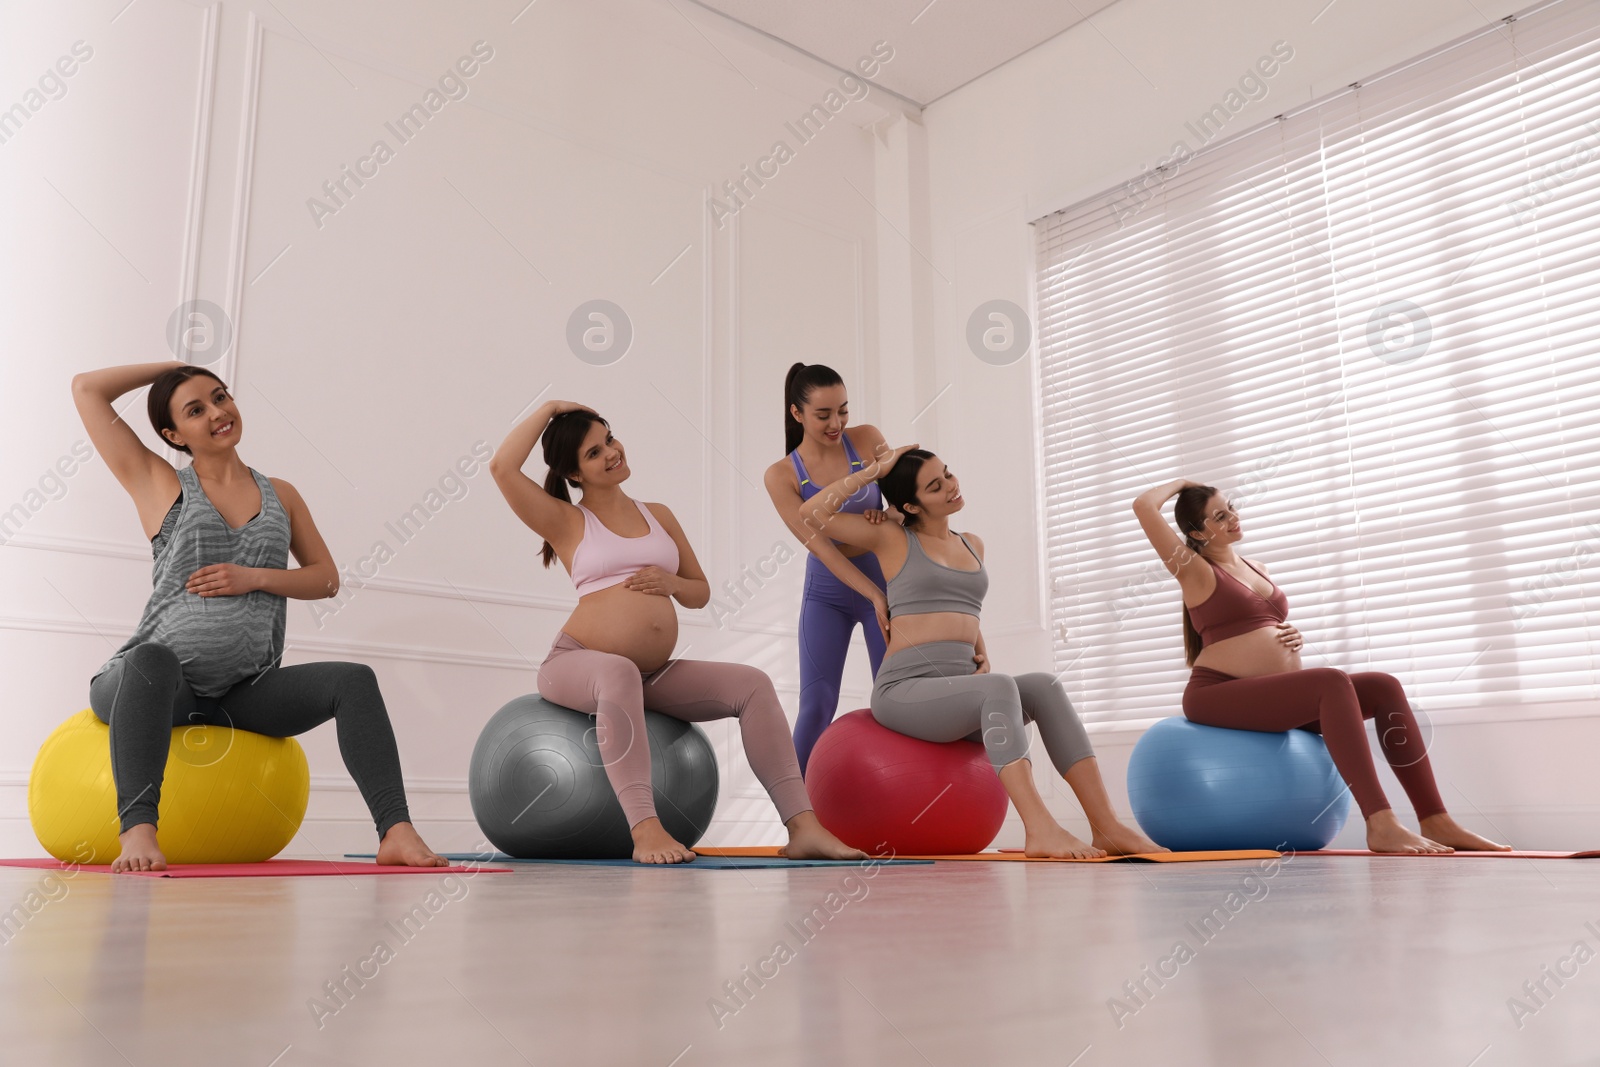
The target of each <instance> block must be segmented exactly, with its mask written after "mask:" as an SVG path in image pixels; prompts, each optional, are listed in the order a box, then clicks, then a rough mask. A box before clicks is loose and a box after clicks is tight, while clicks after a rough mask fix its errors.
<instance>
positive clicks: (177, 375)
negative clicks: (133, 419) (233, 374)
mask: <svg viewBox="0 0 1600 1067" xmlns="http://www.w3.org/2000/svg"><path fill="white" fill-rule="evenodd" d="M202 374H203V375H205V376H206V377H207V378H210V379H211V380H212V381H214V382H216V383H217V384H218V385H220V386H222V388H223V389H227V388H228V384H227V383H226V382H224V381H223V380H222V379H221V378H218V377H217V376H216V375H215V374H212V373H211V372H210V371H208V370H206V369H205V368H204V367H173V368H172V369H171V370H169V371H162V372H161V374H160V376H158V377H157V378H156V380H155V381H153V382H151V383H150V395H149V396H148V397H147V398H145V404H146V406H147V408H148V409H149V412H150V425H151V426H154V427H155V428H156V436H157V437H159V438H161V441H162V443H163V444H168V445H172V447H173V448H176V449H177V450H178V451H179V452H189V446H188V445H180V444H176V443H174V442H173V441H172V440H171V439H169V438H168V437H167V435H166V434H164V433H162V432H161V431H163V430H171V431H172V432H173V433H177V432H178V424H177V423H176V422H174V421H173V420H172V394H173V393H176V392H177V391H178V386H180V385H182V384H183V383H184V382H186V381H188V380H189V379H190V378H197V377H199V376H200V375H202ZM189 454H190V455H193V454H194V453H192V452H189Z"/></svg>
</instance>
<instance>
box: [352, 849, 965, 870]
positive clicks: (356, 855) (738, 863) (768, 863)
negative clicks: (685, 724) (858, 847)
mask: <svg viewBox="0 0 1600 1067" xmlns="http://www.w3.org/2000/svg"><path fill="white" fill-rule="evenodd" d="M373 855H374V854H373V853H371V852H347V853H345V858H346V859H372V858H373ZM439 855H441V856H443V857H444V858H445V859H447V860H449V861H450V862H451V863H548V864H553V865H560V866H566V867H638V868H644V869H649V870H665V869H668V868H671V869H675V870H686V871H687V870H696V871H753V870H766V869H770V868H773V867H860V866H861V865H862V864H863V862H868V863H871V864H872V865H873V866H875V867H914V866H919V865H923V864H928V865H931V864H932V863H933V861H932V860H867V861H863V860H788V859H784V858H783V857H782V856H700V857H698V858H696V859H694V860H692V861H690V862H688V863H635V862H633V860H631V859H628V860H524V859H518V858H517V857H515V856H507V855H506V854H505V853H503V852H441V853H439Z"/></svg>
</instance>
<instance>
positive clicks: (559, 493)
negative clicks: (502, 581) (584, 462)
mask: <svg viewBox="0 0 1600 1067" xmlns="http://www.w3.org/2000/svg"><path fill="white" fill-rule="evenodd" d="M597 422H598V423H600V424H601V425H602V426H604V427H605V428H606V429H608V430H609V429H610V428H611V424H610V423H609V422H607V421H606V420H605V419H603V418H601V417H600V416H599V415H596V414H595V413H594V412H592V411H567V412H563V413H562V414H560V415H557V416H555V417H554V418H552V419H551V420H550V424H549V425H548V426H546V427H545V428H544V433H543V434H542V435H541V436H540V438H539V442H540V444H542V445H543V446H544V465H545V467H547V468H548V470H546V472H545V476H544V491H545V492H547V493H549V494H550V495H551V496H553V497H555V498H556V499H557V500H560V501H563V502H564V503H567V504H570V503H572V494H571V493H569V492H568V491H567V487H568V486H576V485H577V484H578V483H577V482H575V481H573V480H572V478H571V476H572V475H574V474H576V473H577V472H578V449H580V448H582V447H583V439H584V438H585V437H587V436H589V427H590V426H592V425H594V424H595V423H597ZM539 557H540V558H541V559H542V560H544V565H545V566H546V567H548V566H550V564H551V563H553V562H554V561H555V558H556V550H555V546H554V545H552V544H551V543H550V542H549V540H546V541H545V543H544V545H543V546H542V547H541V548H540V549H539Z"/></svg>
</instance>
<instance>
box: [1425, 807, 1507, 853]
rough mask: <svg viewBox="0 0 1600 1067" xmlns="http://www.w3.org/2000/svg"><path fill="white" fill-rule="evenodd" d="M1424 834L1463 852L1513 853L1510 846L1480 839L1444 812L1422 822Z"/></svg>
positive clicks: (1483, 838)
mask: <svg viewBox="0 0 1600 1067" xmlns="http://www.w3.org/2000/svg"><path fill="white" fill-rule="evenodd" d="M1422 832H1423V834H1424V835H1425V836H1427V837H1428V838H1429V839H1430V840H1433V841H1437V842H1439V844H1441V845H1449V846H1450V847H1451V848H1454V849H1459V850H1460V851H1462V852H1510V851H1511V846H1510V845H1502V844H1500V843H1499V842H1497V841H1490V840H1489V839H1488V838H1487V837H1479V836H1478V835H1477V834H1475V833H1473V832H1472V831H1471V830H1468V829H1467V828H1466V827H1464V826H1462V825H1461V824H1460V823H1458V822H1456V821H1455V820H1454V819H1452V818H1451V817H1450V816H1449V814H1448V813H1446V812H1442V811H1441V812H1440V813H1439V814H1437V815H1430V816H1428V817H1427V818H1426V819H1423V820H1422Z"/></svg>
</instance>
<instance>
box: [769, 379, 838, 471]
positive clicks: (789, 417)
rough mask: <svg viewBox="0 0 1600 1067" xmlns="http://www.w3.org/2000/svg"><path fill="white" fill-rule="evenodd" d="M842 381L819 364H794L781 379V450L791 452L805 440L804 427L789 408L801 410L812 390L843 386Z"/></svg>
mask: <svg viewBox="0 0 1600 1067" xmlns="http://www.w3.org/2000/svg"><path fill="white" fill-rule="evenodd" d="M843 384H844V379H843V378H841V377H839V372H838V371H836V370H834V369H833V368H832V367H825V366H823V365H822V364H821V363H811V364H806V363H796V364H795V365H794V366H792V367H790V368H789V373H788V374H786V375H785V376H784V379H783V450H784V452H786V453H787V452H793V451H794V450H795V449H797V448H799V447H800V442H801V441H802V440H804V439H805V436H806V430H805V427H804V426H802V425H801V424H800V420H799V419H796V418H795V417H794V412H793V411H791V410H790V409H791V408H803V407H805V406H806V402H807V401H808V400H810V399H811V391H812V390H813V389H826V388H827V387H828V386H830V385H843Z"/></svg>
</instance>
